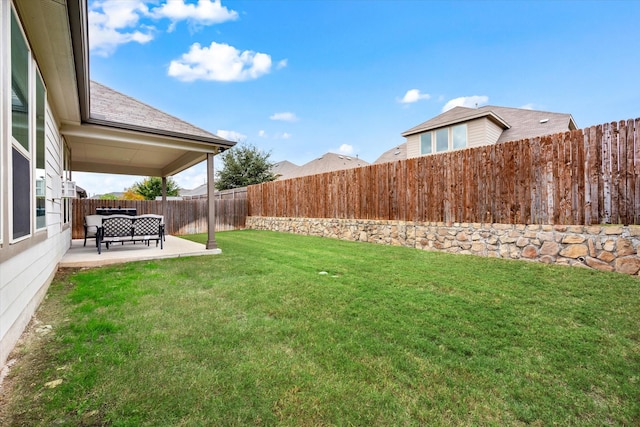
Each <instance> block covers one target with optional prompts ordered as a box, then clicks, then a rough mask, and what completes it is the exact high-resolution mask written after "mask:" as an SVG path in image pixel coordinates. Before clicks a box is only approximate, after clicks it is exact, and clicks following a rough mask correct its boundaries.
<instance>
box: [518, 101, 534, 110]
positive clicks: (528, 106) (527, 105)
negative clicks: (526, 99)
mask: <svg viewBox="0 0 640 427" xmlns="http://www.w3.org/2000/svg"><path fill="white" fill-rule="evenodd" d="M535 106H536V104H534V103H532V102H530V103H528V104H524V105H523V106H521V107H520V108H522V109H523V110H535Z"/></svg>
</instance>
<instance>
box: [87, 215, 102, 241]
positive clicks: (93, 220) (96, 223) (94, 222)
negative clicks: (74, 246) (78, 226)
mask: <svg viewBox="0 0 640 427" xmlns="http://www.w3.org/2000/svg"><path fill="white" fill-rule="evenodd" d="M101 226H102V215H87V216H85V217H84V246H87V239H96V246H97V245H98V240H97V237H98V228H100V227H101Z"/></svg>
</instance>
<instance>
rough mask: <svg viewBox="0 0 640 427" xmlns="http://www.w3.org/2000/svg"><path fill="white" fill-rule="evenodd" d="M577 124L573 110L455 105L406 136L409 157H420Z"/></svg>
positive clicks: (563, 130) (520, 137) (571, 128)
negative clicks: (558, 111) (554, 111)
mask: <svg viewBox="0 0 640 427" xmlns="http://www.w3.org/2000/svg"><path fill="white" fill-rule="evenodd" d="M576 128H577V127H576V124H575V122H574V121H573V118H572V117H571V115H570V114H564V113H552V112H546V111H536V110H527V109H521V108H508V107H496V106H485V107H480V108H467V107H455V108H453V109H451V110H449V111H446V112H444V113H442V114H440V115H438V116H436V117H434V118H432V119H430V120H427V121H426V122H423V123H421V124H419V125H417V126H414V127H413V128H411V129H409V130H407V131H405V132H403V133H402V136H404V137H405V138H406V143H407V157H418V156H422V155H427V154H434V153H437V152H444V151H450V150H453V149H460V148H469V147H478V146H482V145H489V144H495V143H498V142H506V141H513V140H519V139H524V138H532V137H536V136H542V135H550V134H554V133H559V132H565V131H569V130H574V129H576ZM454 133H456V134H457V135H458V136H457V138H458V139H457V140H456V136H454ZM447 135H448V146H447V141H446V140H445V139H446V138H447ZM463 139H464V142H463V143H461V142H460V141H462V140H463ZM443 141H444V142H443Z"/></svg>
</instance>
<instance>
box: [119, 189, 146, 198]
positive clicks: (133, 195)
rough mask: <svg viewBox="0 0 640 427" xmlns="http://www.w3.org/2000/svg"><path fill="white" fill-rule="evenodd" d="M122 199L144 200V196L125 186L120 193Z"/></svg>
mask: <svg viewBox="0 0 640 427" xmlns="http://www.w3.org/2000/svg"><path fill="white" fill-rule="evenodd" d="M122 199H123V200H144V196H143V195H142V194H139V193H136V192H135V191H133V190H132V188H127V190H126V191H125V192H124V194H123V195H122Z"/></svg>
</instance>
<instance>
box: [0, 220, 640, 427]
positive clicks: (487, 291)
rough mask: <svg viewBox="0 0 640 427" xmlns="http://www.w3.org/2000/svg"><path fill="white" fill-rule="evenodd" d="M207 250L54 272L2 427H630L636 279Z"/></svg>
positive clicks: (243, 248)
mask: <svg viewBox="0 0 640 427" xmlns="http://www.w3.org/2000/svg"><path fill="white" fill-rule="evenodd" d="M192 238H193V239H194V240H199V241H201V242H203V241H205V240H206V236H204V235H199V236H193V237H192ZM217 240H218V244H219V246H220V247H221V248H222V249H223V254H222V255H219V256H215V257H208V256H207V257H193V258H180V259H173V260H162V261H147V262H139V263H130V264H125V265H119V266H111V267H103V268H97V269H88V270H78V271H63V272H61V274H59V275H58V277H57V278H56V280H55V281H54V283H53V284H52V286H51V288H50V291H49V294H48V297H47V299H46V300H45V301H44V303H43V304H42V306H41V308H40V309H39V310H38V313H37V316H36V318H37V320H38V322H39V323H38V324H37V325H33V327H32V329H31V330H32V331H34V330H35V329H36V328H38V327H39V328H41V329H39V330H40V333H38V334H34V335H33V336H32V339H29V340H24V342H23V343H22V344H21V345H19V346H18V347H17V349H16V351H15V352H14V354H13V355H12V356H11V357H12V358H13V359H15V360H16V362H15V364H14V365H13V367H12V369H11V371H10V373H9V375H8V377H7V379H6V380H5V384H4V385H3V389H4V390H3V391H2V403H1V405H0V406H1V408H0V409H1V410H0V424H2V425H8V426H10V425H29V426H48V425H122V426H139V425H149V426H157V425H220V426H222V425H274V424H278V425H310V426H316V425H367V426H371V425H380V426H388V425H460V424H464V425H504V424H508V425H519V424H522V425H524V424H533V425H549V424H559V425H577V424H579V425H608V424H615V425H638V424H640V383H639V382H640V345H639V343H640V332H639V331H640V312H639V310H638V308H639V307H640V296H639V295H640V292H639V291H640V281H639V280H638V278H637V277H629V276H626V275H620V274H615V273H602V272H595V271H589V270H585V269H578V268H567V267H558V266H547V265H541V264H533V263H527V262H516V261H506V260H495V259H488V258H479V257H473V256H454V255H448V254H442V253H432V252H422V251H418V250H415V249H408V248H400V247H389V246H379V245H373V244H364V243H353V242H342V241H337V240H330V239H322V238H316V237H306V236H297V235H292V234H279V233H273V232H262V231H233V232H223V233H218V234H217ZM47 326H48V328H47ZM42 327H44V328H45V329H48V332H47V333H42Z"/></svg>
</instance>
